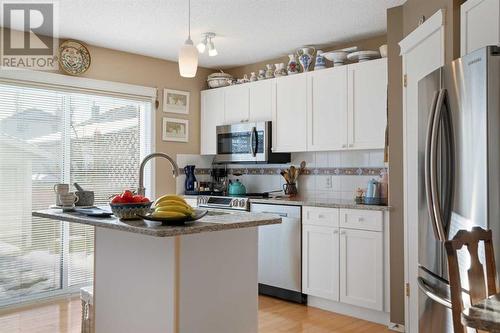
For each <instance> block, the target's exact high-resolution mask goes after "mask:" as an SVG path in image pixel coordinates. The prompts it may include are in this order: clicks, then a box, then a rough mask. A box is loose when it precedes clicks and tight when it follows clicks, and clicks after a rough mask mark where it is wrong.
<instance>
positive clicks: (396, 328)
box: [388, 323, 405, 333]
mask: <svg viewBox="0 0 500 333" xmlns="http://www.w3.org/2000/svg"><path fill="white" fill-rule="evenodd" d="M388 328H389V329H390V330H391V331H395V332H401V333H404V332H405V327H404V325H401V324H396V323H389V326H388Z"/></svg>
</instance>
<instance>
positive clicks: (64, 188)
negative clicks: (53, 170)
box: [54, 183, 69, 206]
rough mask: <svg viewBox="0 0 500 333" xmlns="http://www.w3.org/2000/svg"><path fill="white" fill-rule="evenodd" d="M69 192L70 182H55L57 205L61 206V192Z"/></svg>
mask: <svg viewBox="0 0 500 333" xmlns="http://www.w3.org/2000/svg"><path fill="white" fill-rule="evenodd" d="M68 192H69V184H62V183H61V184H55V185H54V193H55V194H56V205H58V206H61V201H60V200H59V194H67V193H68Z"/></svg>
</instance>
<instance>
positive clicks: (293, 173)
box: [290, 165, 297, 183]
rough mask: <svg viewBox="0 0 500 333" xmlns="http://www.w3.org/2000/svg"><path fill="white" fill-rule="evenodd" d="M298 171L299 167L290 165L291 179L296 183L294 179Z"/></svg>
mask: <svg viewBox="0 0 500 333" xmlns="http://www.w3.org/2000/svg"><path fill="white" fill-rule="evenodd" d="M296 172H297V169H296V168H295V166H293V165H292V166H290V180H291V182H292V183H294V180H295V174H296Z"/></svg>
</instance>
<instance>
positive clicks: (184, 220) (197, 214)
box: [138, 209, 208, 225]
mask: <svg viewBox="0 0 500 333" xmlns="http://www.w3.org/2000/svg"><path fill="white" fill-rule="evenodd" d="M207 214H208V210H204V209H203V210H202V209H195V210H194V215H193V216H186V217H180V218H169V217H155V216H153V215H151V213H147V214H139V215H138V216H139V217H140V218H142V219H144V220H148V221H156V222H161V224H162V225H184V224H188V223H190V222H194V221H196V220H199V219H201V218H202V217H203V216H205V215H207Z"/></svg>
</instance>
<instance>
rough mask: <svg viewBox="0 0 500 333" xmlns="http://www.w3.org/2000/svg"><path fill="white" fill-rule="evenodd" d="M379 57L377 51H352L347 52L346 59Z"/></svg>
mask: <svg viewBox="0 0 500 333" xmlns="http://www.w3.org/2000/svg"><path fill="white" fill-rule="evenodd" d="M377 58H380V52H379V51H358V52H353V53H349V54H348V55H347V59H349V60H351V61H359V62H363V61H368V60H372V59H377Z"/></svg>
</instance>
